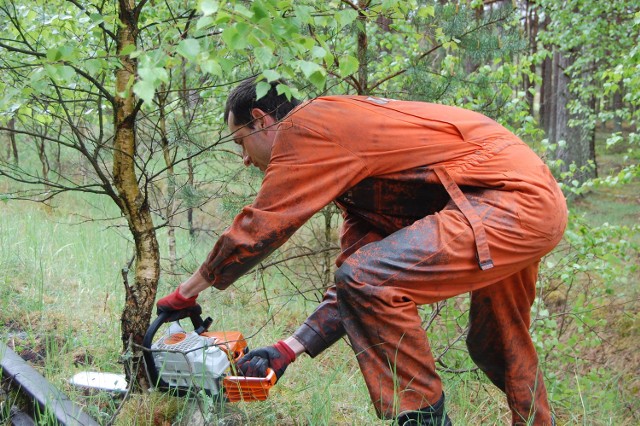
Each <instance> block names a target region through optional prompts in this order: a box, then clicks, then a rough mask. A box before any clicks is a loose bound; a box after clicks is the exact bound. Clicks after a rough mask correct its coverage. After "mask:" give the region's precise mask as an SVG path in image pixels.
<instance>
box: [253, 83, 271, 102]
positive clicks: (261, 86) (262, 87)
mask: <svg viewBox="0 0 640 426" xmlns="http://www.w3.org/2000/svg"><path fill="white" fill-rule="evenodd" d="M269 89H271V85H270V84H269V83H267V82H266V81H261V82H259V83H258V84H256V100H258V99H261V98H263V97H264V96H265V95H266V94H267V93H268V92H269Z"/></svg>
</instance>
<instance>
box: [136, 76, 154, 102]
mask: <svg viewBox="0 0 640 426" xmlns="http://www.w3.org/2000/svg"><path fill="white" fill-rule="evenodd" d="M133 93H135V94H136V95H137V96H138V97H139V98H140V99H142V100H143V101H145V102H146V103H149V104H150V103H151V102H152V101H153V96H154V95H155V93H156V88H155V85H154V84H153V82H152V81H149V80H140V81H138V82H136V84H134V85H133Z"/></svg>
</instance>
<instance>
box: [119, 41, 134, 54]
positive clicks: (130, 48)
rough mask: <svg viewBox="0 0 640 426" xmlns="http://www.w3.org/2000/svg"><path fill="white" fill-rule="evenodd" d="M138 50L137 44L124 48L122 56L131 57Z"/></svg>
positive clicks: (121, 52)
mask: <svg viewBox="0 0 640 426" xmlns="http://www.w3.org/2000/svg"><path fill="white" fill-rule="evenodd" d="M135 50H136V45H135V44H128V45H126V46H125V47H123V48H122V50H121V51H120V55H122V56H126V55H129V54H131V53H133V52H134V51H135Z"/></svg>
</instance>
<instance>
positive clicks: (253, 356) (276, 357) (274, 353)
mask: <svg viewBox="0 0 640 426" xmlns="http://www.w3.org/2000/svg"><path fill="white" fill-rule="evenodd" d="M295 360H296V354H295V352H293V350H291V348H290V347H289V345H287V344H286V343H284V342H283V341H282V340H280V341H279V342H278V343H276V344H275V345H273V346H266V347H264V348H258V349H254V350H252V351H250V352H249V353H248V354H246V355H245V356H243V357H242V359H240V361H238V368H239V369H240V371H241V372H242V374H244V375H245V376H249V377H267V368H270V369H272V370H273V371H274V372H275V373H276V377H277V378H278V379H280V377H282V375H283V374H284V371H285V370H286V369H287V367H288V366H289V364H291V363H292V362H293V361H295Z"/></svg>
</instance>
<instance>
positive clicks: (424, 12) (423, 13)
mask: <svg viewBox="0 0 640 426" xmlns="http://www.w3.org/2000/svg"><path fill="white" fill-rule="evenodd" d="M435 16H436V10H435V8H434V7H433V6H422V7H421V8H420V9H418V17H419V18H429V17H431V18H433V17H435Z"/></svg>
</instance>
